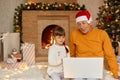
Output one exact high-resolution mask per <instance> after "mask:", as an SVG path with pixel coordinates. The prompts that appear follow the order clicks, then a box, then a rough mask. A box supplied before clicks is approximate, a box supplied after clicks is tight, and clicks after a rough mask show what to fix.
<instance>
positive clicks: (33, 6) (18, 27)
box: [13, 2, 85, 34]
mask: <svg viewBox="0 0 120 80" xmlns="http://www.w3.org/2000/svg"><path fill="white" fill-rule="evenodd" d="M83 9H85V5H82V6H81V7H80V5H79V4H77V3H74V2H73V3H57V2H55V3H52V4H48V3H46V4H43V3H41V2H38V3H25V4H21V5H20V6H18V7H17V8H15V13H14V24H13V25H14V32H19V33H20V34H22V11H23V10H59V11H60V10H64V11H77V10H83Z"/></svg>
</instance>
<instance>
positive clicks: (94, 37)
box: [69, 28, 118, 77]
mask: <svg viewBox="0 0 120 80" xmlns="http://www.w3.org/2000/svg"><path fill="white" fill-rule="evenodd" d="M69 47H70V55H71V57H104V56H105V57H106V59H107V61H108V64H109V67H110V70H111V72H112V73H113V76H115V77H117V76H118V64H117V60H116V57H115V54H114V50H113V48H112V45H111V41H110V38H109V36H108V34H107V33H106V32H105V31H104V30H100V29H97V28H93V30H92V31H91V32H89V33H88V34H82V33H81V32H80V31H79V30H78V29H76V30H74V31H73V32H72V33H71V36H70V43H69Z"/></svg>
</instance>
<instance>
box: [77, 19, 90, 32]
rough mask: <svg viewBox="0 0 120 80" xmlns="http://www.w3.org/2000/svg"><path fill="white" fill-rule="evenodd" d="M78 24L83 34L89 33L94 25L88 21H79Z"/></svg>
mask: <svg viewBox="0 0 120 80" xmlns="http://www.w3.org/2000/svg"><path fill="white" fill-rule="evenodd" d="M77 25H78V28H79V30H80V32H81V33H83V34H87V33H88V32H90V31H91V29H92V26H91V25H90V23H88V22H87V21H80V22H77Z"/></svg>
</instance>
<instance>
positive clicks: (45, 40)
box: [41, 24, 56, 49]
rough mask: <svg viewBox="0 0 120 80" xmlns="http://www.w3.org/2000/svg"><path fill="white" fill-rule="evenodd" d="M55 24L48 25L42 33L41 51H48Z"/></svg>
mask: <svg viewBox="0 0 120 80" xmlns="http://www.w3.org/2000/svg"><path fill="white" fill-rule="evenodd" d="M55 26H56V25H55V24H52V25H48V26H47V27H46V28H45V29H44V30H43V33H42V45H41V46H42V49H48V48H49V47H50V46H51V45H52V44H53V43H54V39H53V36H52V33H53V28H55Z"/></svg>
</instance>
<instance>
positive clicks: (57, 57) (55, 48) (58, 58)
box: [47, 44, 70, 75]
mask: <svg viewBox="0 0 120 80" xmlns="http://www.w3.org/2000/svg"><path fill="white" fill-rule="evenodd" d="M66 47H67V48H68V46H66ZM68 50H69V48H68ZM65 57H70V53H66V50H65V46H59V45H55V44H53V45H52V46H50V48H49V51H48V63H49V65H58V64H60V63H62V59H63V58H65ZM54 72H56V73H60V72H63V65H60V66H56V67H52V66H48V69H47V73H48V74H49V75H51V74H52V73H54Z"/></svg>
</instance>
